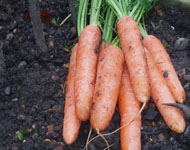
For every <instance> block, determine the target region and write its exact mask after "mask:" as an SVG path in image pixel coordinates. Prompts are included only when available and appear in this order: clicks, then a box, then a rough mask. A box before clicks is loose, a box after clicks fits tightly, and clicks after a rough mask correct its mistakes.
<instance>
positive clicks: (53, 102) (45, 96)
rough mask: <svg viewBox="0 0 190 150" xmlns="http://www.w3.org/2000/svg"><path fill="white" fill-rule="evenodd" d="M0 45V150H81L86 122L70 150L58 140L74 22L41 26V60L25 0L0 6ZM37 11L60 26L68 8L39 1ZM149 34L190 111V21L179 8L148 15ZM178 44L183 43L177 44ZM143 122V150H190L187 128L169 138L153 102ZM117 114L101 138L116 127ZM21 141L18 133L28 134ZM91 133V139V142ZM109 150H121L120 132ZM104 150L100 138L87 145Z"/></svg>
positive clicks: (58, 2)
mask: <svg viewBox="0 0 190 150" xmlns="http://www.w3.org/2000/svg"><path fill="white" fill-rule="evenodd" d="M0 8H1V9H0V42H2V43H3V48H2V49H3V52H4V57H5V60H6V62H5V63H6V74H5V75H4V76H3V77H1V78H0V150H52V149H54V150H63V149H64V150H82V149H83V147H84V146H85V143H86V139H87V136H88V132H89V122H86V123H82V126H81V130H80V134H79V136H78V139H77V141H76V142H75V143H74V144H72V145H70V146H68V145H66V144H65V143H64V142H63V139H62V118H63V110H64V92H63V89H64V85H65V80H66V76H67V73H68V63H69V57H70V51H67V49H69V48H71V47H72V45H73V42H74V41H75V40H76V33H75V31H74V30H73V29H74V28H73V27H74V25H73V22H72V18H70V19H69V20H67V21H66V23H65V24H64V25H63V26H61V27H60V26H58V25H55V24H51V25H48V23H46V22H45V23H43V27H44V31H45V35H46V36H45V38H46V44H47V45H48V50H49V51H48V55H41V54H40V53H39V51H38V49H37V47H36V45H35V43H34V37H33V34H32V27H31V23H30V20H29V19H28V20H23V19H22V16H23V14H24V13H25V12H26V11H27V3H26V1H24V0H20V1H13V0H1V1H0ZM41 10H44V11H49V12H50V13H51V14H52V16H53V17H54V18H58V17H59V18H60V20H59V23H60V22H61V21H62V20H63V19H64V18H65V17H66V16H68V15H69V13H70V10H69V4H68V2H67V1H63V0H54V1H51V0H46V1H45V0H42V2H41ZM145 21H146V24H147V28H148V33H149V34H154V35H156V36H157V37H158V38H160V39H161V41H162V42H163V43H164V45H165V46H166V48H167V50H168V52H169V54H170V56H171V59H172V61H173V64H174V66H175V69H176V71H177V72H178V74H179V76H180V79H181V82H182V84H183V86H184V88H185V90H186V96H187V98H186V101H185V104H186V105H188V106H190V97H189V96H190V78H189V77H190V76H189V73H190V63H189V59H190V42H189V41H190V15H188V14H186V13H185V12H183V11H182V10H179V9H177V8H174V7H171V8H161V9H160V10H159V11H155V10H154V11H152V12H151V14H150V15H149V16H147V18H146V19H145ZM179 38H183V39H182V40H181V42H177V41H179ZM142 116H143V121H142V124H143V125H142V149H143V150H149V149H150V150H152V149H154V150H188V149H190V143H189V140H190V126H188V125H189V124H188V123H187V129H186V131H185V133H183V134H176V133H174V132H172V131H171V130H170V129H168V127H167V126H166V125H165V123H164V122H163V119H162V117H161V116H160V114H159V112H158V110H157V109H156V107H155V105H154V104H153V102H152V101H150V102H149V104H148V107H147V108H146V109H145V110H144V112H143V114H142ZM119 121H120V117H119V113H118V110H117V109H116V112H115V115H114V117H113V120H112V122H111V124H110V126H109V127H108V129H107V130H106V131H104V133H108V132H111V131H113V130H115V129H116V128H118V127H119ZM26 130H27V134H26V135H24V137H23V139H22V140H19V138H18V136H17V135H18V133H19V132H22V131H26ZM93 136H95V133H94V132H93V133H92V137H93ZM106 138H107V140H108V142H109V144H114V145H113V146H112V147H111V148H110V149H112V150H116V149H117V150H118V149H120V144H119V132H118V133H116V134H114V135H110V136H108V137H106ZM105 147H106V145H105V143H104V141H103V140H102V139H101V138H97V139H96V140H94V141H93V142H92V143H91V144H89V149H90V150H101V149H104V148H105Z"/></svg>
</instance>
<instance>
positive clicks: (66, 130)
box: [63, 44, 80, 144]
mask: <svg viewBox="0 0 190 150" xmlns="http://www.w3.org/2000/svg"><path fill="white" fill-rule="evenodd" d="M77 48H78V44H76V45H75V46H74V48H73V51H72V54H71V58H70V66H69V74H68V76H67V85H66V100H65V108H64V121H63V138H64V141H65V143H67V144H72V143H73V142H74V141H75V140H76V138H77V136H78V133H79V128H80V120H79V119H78V118H77V117H76V114H75V95H74V93H75V92H74V79H75V72H76V54H77Z"/></svg>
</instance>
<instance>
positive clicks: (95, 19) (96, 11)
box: [90, 0, 102, 26]
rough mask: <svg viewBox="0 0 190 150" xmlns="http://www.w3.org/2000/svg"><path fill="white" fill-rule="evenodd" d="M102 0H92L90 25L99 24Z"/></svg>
mask: <svg viewBox="0 0 190 150" xmlns="http://www.w3.org/2000/svg"><path fill="white" fill-rule="evenodd" d="M101 3H102V0H92V1H91V8H90V25H95V26H98V25H99V16H100V8H101Z"/></svg>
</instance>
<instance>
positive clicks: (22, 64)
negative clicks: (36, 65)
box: [18, 61, 27, 69]
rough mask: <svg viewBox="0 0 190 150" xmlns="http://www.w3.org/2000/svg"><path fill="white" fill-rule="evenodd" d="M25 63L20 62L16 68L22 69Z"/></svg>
mask: <svg viewBox="0 0 190 150" xmlns="http://www.w3.org/2000/svg"><path fill="white" fill-rule="evenodd" d="M26 65H27V63H26V62H25V61H21V62H20V63H19V64H18V68H19V69H20V68H23V67H24V66H26Z"/></svg>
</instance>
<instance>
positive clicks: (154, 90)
mask: <svg viewBox="0 0 190 150" xmlns="http://www.w3.org/2000/svg"><path fill="white" fill-rule="evenodd" d="M145 52H146V57H147V64H148V70H149V78H150V85H151V97H152V98H153V100H154V103H155V104H156V106H157V108H158V109H159V112H160V113H161V115H162V117H163V119H164V121H165V122H166V124H167V126H168V127H169V128H170V129H171V130H173V131H174V132H176V133H182V132H184V130H185V120H184V118H183V115H182V113H181V111H180V110H179V109H177V108H175V107H172V106H165V105H163V104H164V103H176V102H175V99H174V97H173V96H172V94H171V92H170V90H169V88H168V86H167V83H166V81H165V80H164V77H163V76H162V73H161V71H160V70H159V68H158V67H157V64H156V63H155V62H154V60H153V57H152V55H151V53H150V52H149V51H147V50H146V49H145Z"/></svg>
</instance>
